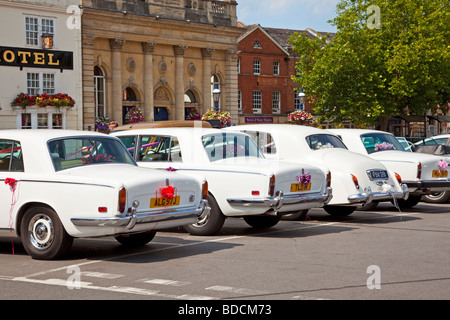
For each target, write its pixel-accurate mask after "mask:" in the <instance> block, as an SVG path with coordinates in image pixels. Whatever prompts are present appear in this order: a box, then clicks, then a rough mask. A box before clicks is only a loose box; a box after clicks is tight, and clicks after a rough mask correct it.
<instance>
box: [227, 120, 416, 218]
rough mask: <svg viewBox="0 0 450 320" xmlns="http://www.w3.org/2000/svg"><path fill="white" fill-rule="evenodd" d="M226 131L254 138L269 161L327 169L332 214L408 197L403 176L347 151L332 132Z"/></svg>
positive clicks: (258, 127)
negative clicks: (311, 165) (309, 164)
mask: <svg viewBox="0 0 450 320" xmlns="http://www.w3.org/2000/svg"><path fill="white" fill-rule="evenodd" d="M225 130H227V131H242V132H245V133H247V134H249V135H251V136H252V137H254V139H255V140H256V141H257V142H258V145H259V146H260V148H261V150H262V152H263V153H264V155H265V156H266V157H268V158H272V159H280V160H285V161H295V162H299V163H303V162H308V163H314V164H322V165H324V166H326V167H328V168H329V169H330V171H331V177H332V179H331V187H332V189H333V198H332V199H331V201H330V202H329V203H328V204H327V205H326V206H324V209H325V211H326V212H327V213H329V214H331V215H338V216H345V215H349V214H351V213H353V212H354V211H355V210H356V208H357V207H358V206H360V207H361V206H365V207H367V206H369V205H370V204H372V203H378V202H381V201H386V202H387V201H395V200H397V199H403V198H406V197H407V196H408V188H407V187H406V185H404V184H402V183H401V182H400V176H398V175H396V173H395V172H390V171H389V170H387V169H386V167H385V166H384V165H383V164H382V163H380V162H379V161H376V160H374V159H372V158H370V157H367V156H363V155H360V154H358V153H354V152H351V151H349V150H347V148H346V147H345V145H344V144H343V143H342V142H341V140H340V139H339V138H338V137H337V136H336V135H335V134H333V133H331V132H329V131H326V130H321V129H318V128H313V127H307V126H298V125H289V124H252V125H239V126H233V127H230V128H227V129H225Z"/></svg>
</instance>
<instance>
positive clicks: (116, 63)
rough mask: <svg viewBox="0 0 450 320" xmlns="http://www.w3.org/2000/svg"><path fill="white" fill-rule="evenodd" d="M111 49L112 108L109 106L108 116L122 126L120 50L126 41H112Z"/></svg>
mask: <svg viewBox="0 0 450 320" xmlns="http://www.w3.org/2000/svg"><path fill="white" fill-rule="evenodd" d="M109 44H110V47H111V81H112V85H111V87H112V88H111V89H112V93H111V98H112V99H111V100H112V101H111V106H108V110H107V114H108V116H109V117H110V119H111V120H117V121H119V123H120V124H122V94H123V93H122V56H121V53H120V50H121V49H122V47H123V45H124V44H125V40H124V39H110V40H109Z"/></svg>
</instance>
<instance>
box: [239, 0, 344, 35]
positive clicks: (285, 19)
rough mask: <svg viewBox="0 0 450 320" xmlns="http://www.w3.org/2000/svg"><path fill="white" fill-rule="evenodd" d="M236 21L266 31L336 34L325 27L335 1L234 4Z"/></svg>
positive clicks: (272, 0) (274, 0)
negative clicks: (310, 31)
mask: <svg viewBox="0 0 450 320" xmlns="http://www.w3.org/2000/svg"><path fill="white" fill-rule="evenodd" d="M237 3H238V6H237V16H238V21H242V22H243V23H245V24H256V23H258V24H260V25H261V26H263V27H268V28H282V29H294V30H304V29H306V28H308V27H309V28H312V29H314V30H316V31H323V32H336V28H335V27H334V26H332V25H331V24H329V23H327V21H328V20H331V19H333V18H334V17H335V16H336V5H337V4H338V3H339V0H237Z"/></svg>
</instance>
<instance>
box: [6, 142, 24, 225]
mask: <svg viewBox="0 0 450 320" xmlns="http://www.w3.org/2000/svg"><path fill="white" fill-rule="evenodd" d="M23 171H24V167H23V154H22V147H21V145H20V143H19V142H18V141H11V140H0V182H1V185H0V199H2V201H0V213H1V214H0V230H1V229H9V227H10V225H11V221H10V220H11V219H10V211H11V208H12V206H13V205H14V202H15V201H16V199H17V193H16V191H17V187H18V181H19V180H20V179H19V178H20V174H21V172H23ZM14 182H15V183H14Z"/></svg>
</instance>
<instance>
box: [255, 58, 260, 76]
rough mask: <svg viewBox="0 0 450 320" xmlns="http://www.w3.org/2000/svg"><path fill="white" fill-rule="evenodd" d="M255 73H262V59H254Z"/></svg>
mask: <svg viewBox="0 0 450 320" xmlns="http://www.w3.org/2000/svg"><path fill="white" fill-rule="evenodd" d="M253 74H254V75H260V74H261V61H259V60H253Z"/></svg>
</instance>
